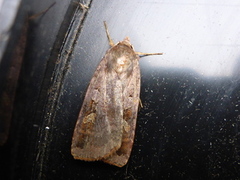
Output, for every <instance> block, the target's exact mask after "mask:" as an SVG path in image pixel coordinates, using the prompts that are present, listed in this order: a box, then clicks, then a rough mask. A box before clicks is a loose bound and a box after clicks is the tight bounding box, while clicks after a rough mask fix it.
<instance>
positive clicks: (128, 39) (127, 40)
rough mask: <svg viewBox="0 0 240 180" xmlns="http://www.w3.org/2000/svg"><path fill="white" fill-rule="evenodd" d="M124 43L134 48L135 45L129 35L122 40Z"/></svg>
mask: <svg viewBox="0 0 240 180" xmlns="http://www.w3.org/2000/svg"><path fill="white" fill-rule="evenodd" d="M121 43H122V44H124V45H126V46H128V47H129V48H131V49H133V46H132V44H131V42H130V38H129V37H125V38H124V40H123V41H122V42H121Z"/></svg>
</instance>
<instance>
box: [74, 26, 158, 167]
mask: <svg viewBox="0 0 240 180" xmlns="http://www.w3.org/2000/svg"><path fill="white" fill-rule="evenodd" d="M104 26H105V30H106V34H107V38H108V41H109V45H110V46H111V48H110V49H109V50H107V52H106V54H105V56H104V57H103V59H102V60H101V62H100V64H99V65H98V67H97V69H96V71H95V73H94V75H93V77H92V79H91V81H90V84H89V86H88V89H87V92H86V95H85V98H84V101H83V104H82V108H81V110H80V113H79V116H78V119H77V122H76V126H75V129H74V133H73V137H72V146H71V153H72V155H73V157H74V159H79V160H84V161H98V160H101V161H103V162H105V163H108V164H111V165H115V166H118V167H122V166H124V165H125V164H126V163H127V162H128V159H129V157H130V153H131V150H132V146H133V141H134V135H135V127H136V119H137V113H138V106H139V100H140V97H139V95H140V69H139V62H138V61H139V58H140V56H148V55H162V53H141V52H135V51H134V49H133V46H132V45H131V43H130V40H129V38H128V37H126V38H125V39H124V40H123V41H121V42H118V43H117V44H114V43H113V40H112V39H111V37H110V35H109V32H108V28H107V24H106V22H104Z"/></svg>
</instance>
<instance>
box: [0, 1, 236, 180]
mask: <svg viewBox="0 0 240 180" xmlns="http://www.w3.org/2000/svg"><path fill="white" fill-rule="evenodd" d="M38 3H40V2H38ZM65 3H66V4H63V2H62V1H57V2H56V5H55V6H54V7H53V8H52V9H51V10H50V11H49V12H48V13H47V14H45V15H44V16H43V17H42V18H40V19H41V21H34V22H35V23H34V24H33V26H32V27H33V29H31V31H30V32H31V33H30V35H31V36H30V39H29V43H30V45H29V46H28V48H27V52H28V53H27V54H26V60H25V64H24V68H23V70H22V73H21V81H20V85H19V91H18V97H17V100H16V107H15V108H16V109H15V114H14V120H13V122H14V124H13V126H12V131H11V132H12V133H11V138H10V140H9V142H8V144H7V145H6V146H5V147H2V149H1V150H6V149H10V150H11V151H9V152H6V151H5V153H6V154H7V156H6V157H5V158H4V162H5V165H6V166H5V169H7V171H6V172H9V174H10V173H12V174H13V175H12V177H13V178H15V179H20V178H21V179H238V178H239V177H240V174H239V172H240V171H239V170H240V162H239V155H240V154H239V153H240V149H239V144H240V142H239V123H240V116H239V105H240V99H239V98H240V85H239V81H240V80H239V65H240V63H239V54H240V53H239V49H238V44H239V35H238V32H239V28H238V27H239V21H235V18H234V17H238V15H239V12H240V11H238V8H239V5H240V4H239V3H238V2H235V1H228V3H226V4H223V3H222V4H221V3H219V2H217V1H213V2H212V3H211V4H207V3H200V2H191V3H189V2H188V1H183V2H181V3H179V2H178V1H176V2H175V1H173V2H171V3H170V2H165V1H151V2H150V1H138V0H133V1H128V2H127V3H126V2H123V1H98V0H93V1H90V4H89V5H88V1H84V2H82V3H84V4H86V5H88V6H89V8H88V9H81V7H80V6H78V5H77V4H76V3H74V2H71V3H69V4H68V3H67V2H65ZM33 4H34V3H33ZM50 4H51V2H49V1H48V2H47V3H44V5H43V4H41V7H39V4H34V6H33V7H35V8H36V7H39V8H40V10H38V12H39V11H41V10H43V9H44V8H46V7H48V5H50ZM39 8H36V9H39ZM236 19H237V18H236ZM104 20H105V21H107V24H108V27H109V32H110V35H111V36H112V38H113V40H114V41H115V42H117V41H121V40H122V39H123V38H124V37H125V36H129V37H130V39H131V42H132V44H133V46H134V47H135V49H136V51H141V52H163V53H164V55H163V56H152V57H151V56H150V57H144V58H142V59H141V60H140V66H141V67H140V68H141V75H142V79H141V81H142V83H141V101H142V103H143V108H142V109H140V111H139V115H138V120H137V128H136V138H135V142H134V146H133V151H132V154H131V157H130V159H129V163H128V164H127V165H126V166H125V167H123V168H118V167H114V166H110V165H108V164H104V163H102V162H83V161H77V160H74V159H73V158H72V156H71V153H70V146H71V138H72V133H73V129H74V126H75V123H76V120H77V116H78V113H79V110H80V107H81V104H82V101H83V98H84V95H85V91H86V88H87V85H88V83H89V81H90V79H91V77H92V75H93V73H94V71H95V69H96V67H97V65H98V63H99V61H100V60H101V58H102V57H103V55H104V53H105V51H106V50H107V49H108V48H109V46H108V41H107V37H106V34H105V30H104V26H103V21H104ZM228 20H232V21H233V24H232V26H231V27H229V21H228ZM64 38H65V39H64ZM11 145H13V146H11ZM4 148H5V149H4ZM11 165H12V166H11ZM10 167H11V168H10ZM9 169H10V170H9Z"/></svg>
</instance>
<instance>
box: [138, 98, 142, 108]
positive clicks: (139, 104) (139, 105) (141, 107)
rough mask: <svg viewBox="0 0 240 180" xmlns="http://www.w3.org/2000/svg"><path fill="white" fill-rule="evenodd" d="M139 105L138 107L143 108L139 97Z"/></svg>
mask: <svg viewBox="0 0 240 180" xmlns="http://www.w3.org/2000/svg"><path fill="white" fill-rule="evenodd" d="M139 106H140V108H143V104H142V101H141V99H140V98H139Z"/></svg>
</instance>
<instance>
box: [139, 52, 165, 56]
mask: <svg viewBox="0 0 240 180" xmlns="http://www.w3.org/2000/svg"><path fill="white" fill-rule="evenodd" d="M135 53H136V54H137V55H139V56H154V55H163V53H142V52H135Z"/></svg>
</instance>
